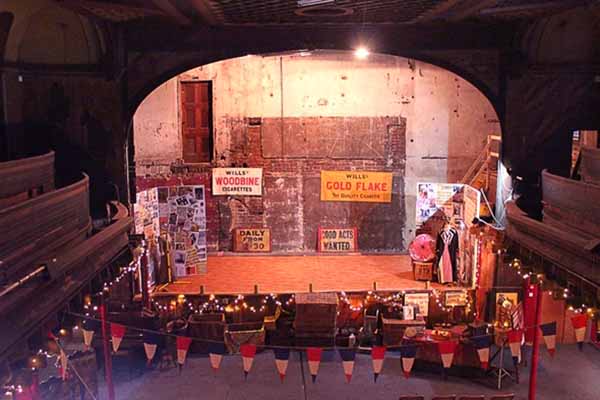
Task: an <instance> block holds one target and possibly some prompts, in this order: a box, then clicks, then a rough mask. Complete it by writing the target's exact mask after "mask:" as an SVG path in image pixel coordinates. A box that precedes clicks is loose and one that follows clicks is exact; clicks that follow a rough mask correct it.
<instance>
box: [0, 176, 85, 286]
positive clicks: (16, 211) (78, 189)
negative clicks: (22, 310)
mask: <svg viewBox="0 0 600 400" xmlns="http://www.w3.org/2000/svg"><path fill="white" fill-rule="evenodd" d="M89 214H90V213H89V178H88V177H87V176H84V177H83V178H82V179H81V180H80V181H78V182H76V183H73V184H71V185H69V186H65V187H63V188H61V189H58V190H55V191H52V192H49V193H46V194H43V195H41V196H38V197H35V198H32V199H30V200H26V201H24V202H21V203H19V204H16V205H13V206H11V207H8V208H4V209H0V238H1V239H0V284H6V283H7V282H12V281H14V280H17V279H19V278H20V277H21V275H24V274H26V273H28V272H29V271H27V270H26V269H27V268H31V267H32V266H35V265H36V264H37V263H40V262H42V261H44V257H47V256H48V254H50V253H52V251H53V250H56V249H58V248H60V247H62V246H65V245H67V244H70V245H75V244H77V243H79V242H81V241H83V240H84V239H85V238H86V236H87V235H88V233H89V231H90V226H91V223H90V216H89Z"/></svg>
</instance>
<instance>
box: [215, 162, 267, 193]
mask: <svg viewBox="0 0 600 400" xmlns="http://www.w3.org/2000/svg"><path fill="white" fill-rule="evenodd" d="M212 189H213V190H212V194H213V196H261V195H262V168H213V170H212Z"/></svg>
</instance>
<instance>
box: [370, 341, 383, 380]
mask: <svg viewBox="0 0 600 400" xmlns="http://www.w3.org/2000/svg"><path fill="white" fill-rule="evenodd" d="M384 358H385V346H373V348H372V349H371V360H372V361H373V380H374V381H375V382H377V378H378V377H379V374H380V373H381V370H382V369H383V360H384Z"/></svg>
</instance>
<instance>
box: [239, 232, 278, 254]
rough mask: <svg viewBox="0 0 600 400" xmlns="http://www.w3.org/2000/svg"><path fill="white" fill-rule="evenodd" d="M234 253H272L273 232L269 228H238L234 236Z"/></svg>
mask: <svg viewBox="0 0 600 400" xmlns="http://www.w3.org/2000/svg"><path fill="white" fill-rule="evenodd" d="M233 251H236V252H245V253H268V252H270V251H271V230H270V229H268V228H247V229H246V228H237V229H235V230H234V234H233Z"/></svg>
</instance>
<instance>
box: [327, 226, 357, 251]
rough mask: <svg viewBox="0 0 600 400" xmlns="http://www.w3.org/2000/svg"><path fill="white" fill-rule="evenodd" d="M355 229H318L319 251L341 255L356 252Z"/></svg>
mask: <svg viewBox="0 0 600 400" xmlns="http://www.w3.org/2000/svg"><path fill="white" fill-rule="evenodd" d="M357 237H358V231H357V229H356V228H319V251H321V252H325V253H328V252H329V253H343V252H349V251H350V252H352V251H357V250H358V244H357Z"/></svg>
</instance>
